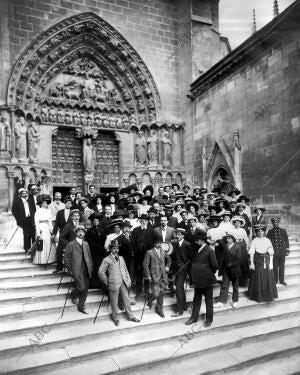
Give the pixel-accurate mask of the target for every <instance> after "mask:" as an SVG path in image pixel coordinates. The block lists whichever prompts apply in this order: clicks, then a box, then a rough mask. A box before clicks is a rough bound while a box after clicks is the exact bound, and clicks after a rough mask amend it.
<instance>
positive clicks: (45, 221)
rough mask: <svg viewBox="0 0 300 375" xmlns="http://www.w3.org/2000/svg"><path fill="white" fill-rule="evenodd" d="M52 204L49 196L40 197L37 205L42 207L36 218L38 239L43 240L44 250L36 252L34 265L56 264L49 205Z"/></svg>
mask: <svg viewBox="0 0 300 375" xmlns="http://www.w3.org/2000/svg"><path fill="white" fill-rule="evenodd" d="M50 202H51V198H50V196H49V195H40V196H39V197H38V199H37V204H38V205H39V206H40V208H38V209H37V210H36V213H35V216H34V222H35V228H36V236H37V238H36V239H41V240H43V250H42V251H38V250H37V251H36V253H35V255H34V257H33V263H34V264H50V263H54V262H55V249H53V246H51V245H52V243H51V232H52V230H53V227H52V221H51V211H50V210H49V209H48V205H49V204H50Z"/></svg>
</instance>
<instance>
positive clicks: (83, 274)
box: [64, 225, 93, 314]
mask: <svg viewBox="0 0 300 375" xmlns="http://www.w3.org/2000/svg"><path fill="white" fill-rule="evenodd" d="M74 230H75V234H76V238H75V239H74V240H73V241H71V242H69V243H68V244H67V246H66V250H65V254H64V264H65V266H66V267H67V269H68V271H69V273H70V274H71V275H72V276H73V277H74V283H75V288H74V289H73V290H72V292H71V298H72V302H73V303H74V304H77V309H78V311H80V312H81V313H83V314H88V313H87V312H86V310H85V305H84V304H85V301H86V298H87V295H88V290H89V281H90V278H91V277H92V273H93V261H92V257H91V253H90V248H89V244H88V243H87V242H86V241H85V240H84V239H83V238H84V236H85V232H86V228H85V227H84V226H83V225H77V227H76V228H75V229H74ZM77 298H78V302H77Z"/></svg>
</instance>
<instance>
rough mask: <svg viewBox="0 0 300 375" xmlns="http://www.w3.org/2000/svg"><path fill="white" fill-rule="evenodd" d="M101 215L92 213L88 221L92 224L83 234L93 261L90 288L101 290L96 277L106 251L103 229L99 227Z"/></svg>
mask: <svg viewBox="0 0 300 375" xmlns="http://www.w3.org/2000/svg"><path fill="white" fill-rule="evenodd" d="M101 218H102V215H101V213H100V212H94V213H93V214H92V215H91V216H90V217H89V219H90V220H91V222H92V227H91V228H90V229H88V230H87V232H86V234H85V240H86V241H87V243H88V244H89V247H90V252H91V256H92V260H93V275H92V279H91V287H92V288H101V284H100V280H99V277H98V270H99V267H100V265H101V263H102V261H103V259H104V258H105V257H106V255H107V254H106V250H105V248H104V243H105V240H106V234H105V232H104V229H103V228H102V227H101V226H100V220H101Z"/></svg>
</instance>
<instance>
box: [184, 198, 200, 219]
mask: <svg viewBox="0 0 300 375" xmlns="http://www.w3.org/2000/svg"><path fill="white" fill-rule="evenodd" d="M199 208H200V205H199V203H198V202H195V201H193V200H192V201H188V202H186V209H187V210H188V213H189V214H191V215H192V216H193V217H194V216H197V214H198V211H199Z"/></svg>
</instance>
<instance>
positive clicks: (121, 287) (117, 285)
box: [98, 239, 139, 326]
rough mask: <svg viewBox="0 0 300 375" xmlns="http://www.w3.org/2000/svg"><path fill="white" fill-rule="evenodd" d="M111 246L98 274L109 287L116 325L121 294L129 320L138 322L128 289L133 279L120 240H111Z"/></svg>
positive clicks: (118, 322)
mask: <svg viewBox="0 0 300 375" xmlns="http://www.w3.org/2000/svg"><path fill="white" fill-rule="evenodd" d="M109 248H110V255H109V256H107V257H106V258H104V259H103V261H102V263H101V266H100V268H99V272H98V276H99V279H100V280H101V281H102V282H103V284H104V285H106V286H107V288H108V292H109V297H110V303H111V310H112V320H113V322H114V323H115V325H116V326H118V325H119V324H120V321H119V312H118V299H119V294H120V295H121V297H122V300H123V304H124V308H125V311H126V314H127V320H129V321H132V322H135V323H138V322H139V320H138V319H137V318H135V317H134V315H133V313H132V310H131V307H130V299H129V295H128V289H129V288H130V286H131V279H130V276H129V273H128V270H127V267H126V263H125V261H124V259H123V257H122V256H119V243H118V240H117V239H115V240H113V241H111V243H110V246H109Z"/></svg>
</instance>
